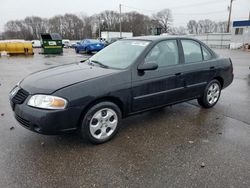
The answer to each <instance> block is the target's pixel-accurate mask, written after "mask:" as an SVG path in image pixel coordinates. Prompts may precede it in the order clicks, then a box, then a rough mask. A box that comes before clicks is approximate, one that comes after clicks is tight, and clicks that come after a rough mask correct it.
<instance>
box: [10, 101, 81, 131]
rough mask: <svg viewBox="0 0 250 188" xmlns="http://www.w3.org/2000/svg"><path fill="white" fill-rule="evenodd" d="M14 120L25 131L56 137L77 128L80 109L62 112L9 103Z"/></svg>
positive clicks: (74, 108) (72, 108) (75, 108)
mask: <svg viewBox="0 0 250 188" xmlns="http://www.w3.org/2000/svg"><path fill="white" fill-rule="evenodd" d="M10 103H11V106H12V109H13V111H14V114H15V118H16V120H17V121H18V122H19V123H20V124H21V125H22V126H23V127H25V128H26V129H29V130H31V131H34V132H37V133H41V134H46V135H58V134H62V133H66V132H72V131H74V130H76V129H77V128H78V125H79V123H80V122H79V121H80V117H81V108H80V107H70V108H67V109H64V110H44V109H38V108H33V107H30V106H28V105H27V104H26V103H23V104H13V102H12V101H10Z"/></svg>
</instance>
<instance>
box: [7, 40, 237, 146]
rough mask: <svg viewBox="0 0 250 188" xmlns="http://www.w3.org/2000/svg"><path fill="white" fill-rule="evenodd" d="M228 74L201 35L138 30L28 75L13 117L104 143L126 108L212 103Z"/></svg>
mask: <svg viewBox="0 0 250 188" xmlns="http://www.w3.org/2000/svg"><path fill="white" fill-rule="evenodd" d="M232 81H233V67H232V62H231V60H230V59H229V58H222V57H219V56H218V55H217V54H216V53H215V52H214V51H213V50H211V49H210V48H209V47H207V46H206V45H205V44H203V43H202V42H200V41H198V40H195V39H190V38H181V37H137V38H130V39H123V40H119V41H117V42H115V43H113V44H111V45H109V46H108V47H106V48H105V49H103V50H102V51H100V52H98V53H97V54H95V55H94V56H92V57H91V58H89V59H88V60H86V61H84V62H81V63H75V64H69V65H64V66H59V67H56V68H51V69H48V70H43V71H39V72H36V73H33V74H31V75H29V76H28V77H26V78H25V79H23V80H22V81H21V82H20V83H18V84H17V86H15V87H14V88H13V90H12V91H11V92H10V103H11V106H12V109H13V111H14V114H15V118H16V119H17V121H18V122H19V123H20V124H21V125H22V126H24V127H25V128H27V129H29V130H31V131H34V132H37V133H42V134H59V133H65V132H69V131H73V130H78V131H79V132H80V133H81V135H82V136H84V137H85V138H87V139H88V140H89V141H91V142H92V143H103V142H106V141H108V140H110V139H111V138H112V137H113V136H114V135H115V134H116V133H117V130H118V127H119V123H120V121H121V119H122V118H125V117H127V116H129V115H133V114H136V113H140V112H143V111H147V110H151V109H154V108H161V107H164V106H166V105H172V104H176V103H180V102H183V101H187V100H191V99H198V103H199V104H200V105H201V106H202V107H204V108H211V107H213V106H214V105H215V104H216V103H217V102H218V100H219V98H220V94H221V90H222V89H224V88H226V87H227V86H228V85H229V84H231V83H232Z"/></svg>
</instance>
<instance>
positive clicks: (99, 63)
mask: <svg viewBox="0 0 250 188" xmlns="http://www.w3.org/2000/svg"><path fill="white" fill-rule="evenodd" d="M88 60H89V64H90V65H91V64H92V65H93V63H94V64H97V65H99V66H100V67H102V68H105V69H108V68H109V66H108V65H104V64H102V63H101V62H99V61H96V60H90V59H88Z"/></svg>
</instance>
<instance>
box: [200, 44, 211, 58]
mask: <svg viewBox="0 0 250 188" xmlns="http://www.w3.org/2000/svg"><path fill="white" fill-rule="evenodd" d="M202 53H203V59H204V60H205V61H207V60H209V59H211V58H212V54H211V53H210V52H209V51H208V50H207V49H206V48H205V47H204V46H202Z"/></svg>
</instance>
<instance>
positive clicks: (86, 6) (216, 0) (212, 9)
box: [0, 0, 250, 31]
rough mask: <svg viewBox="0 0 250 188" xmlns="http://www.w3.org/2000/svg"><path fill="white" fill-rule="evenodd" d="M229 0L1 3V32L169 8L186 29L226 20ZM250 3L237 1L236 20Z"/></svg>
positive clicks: (15, 0)
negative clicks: (36, 22)
mask: <svg viewBox="0 0 250 188" xmlns="http://www.w3.org/2000/svg"><path fill="white" fill-rule="evenodd" d="M229 2H230V0H188V1H187V0H88V1H87V0H71V1H70V0H0V31H3V28H4V27H3V26H4V24H5V23H6V22H7V21H9V20H13V19H14V20H15V19H23V18H25V17H26V16H40V17H45V18H49V17H51V16H54V15H58V14H65V13H75V14H81V13H85V14H87V15H92V14H94V13H99V12H101V11H103V10H116V11H118V10H119V4H120V3H121V4H122V5H123V6H122V11H123V12H128V11H138V12H140V13H144V14H147V15H152V14H153V13H155V12H157V11H159V10H161V9H164V8H170V9H171V10H172V13H173V19H174V22H173V25H174V26H186V23H187V21H188V20H190V19H195V20H199V19H211V20H214V21H225V20H227V17H228V11H227V6H228V5H229ZM249 11H250V0H234V2H233V11H232V18H233V20H241V19H248V15H249Z"/></svg>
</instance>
